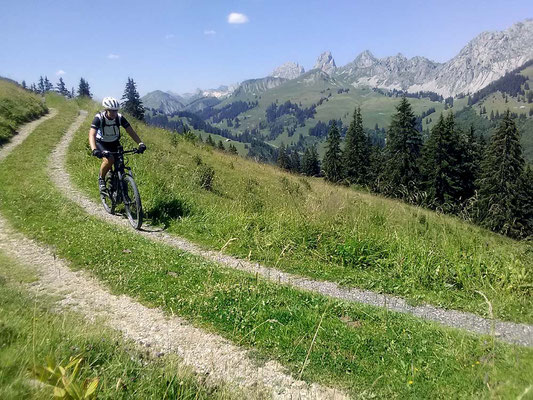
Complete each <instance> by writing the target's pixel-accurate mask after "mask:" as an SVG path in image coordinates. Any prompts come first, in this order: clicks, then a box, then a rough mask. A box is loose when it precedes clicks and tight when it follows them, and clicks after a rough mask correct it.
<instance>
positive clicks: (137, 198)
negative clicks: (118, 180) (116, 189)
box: [122, 174, 143, 229]
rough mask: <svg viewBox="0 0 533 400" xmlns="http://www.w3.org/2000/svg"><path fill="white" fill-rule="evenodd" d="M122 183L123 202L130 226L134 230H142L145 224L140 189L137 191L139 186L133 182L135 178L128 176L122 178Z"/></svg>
mask: <svg viewBox="0 0 533 400" xmlns="http://www.w3.org/2000/svg"><path fill="white" fill-rule="evenodd" d="M122 182H123V190H122V200H123V202H124V210H125V211H126V215H127V216H128V220H129V221H130V225H131V226H132V227H133V228H134V229H141V226H142V223H143V209H142V204H141V195H140V194H139V189H137V184H136V183H135V181H134V180H133V177H132V176H131V175H128V174H126V175H124V176H123V177H122Z"/></svg>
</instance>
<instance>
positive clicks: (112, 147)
mask: <svg viewBox="0 0 533 400" xmlns="http://www.w3.org/2000/svg"><path fill="white" fill-rule="evenodd" d="M118 146H120V141H118V140H115V141H114V142H102V141H101V140H97V141H96V148H97V149H98V150H100V151H112V152H116V151H117V150H118Z"/></svg>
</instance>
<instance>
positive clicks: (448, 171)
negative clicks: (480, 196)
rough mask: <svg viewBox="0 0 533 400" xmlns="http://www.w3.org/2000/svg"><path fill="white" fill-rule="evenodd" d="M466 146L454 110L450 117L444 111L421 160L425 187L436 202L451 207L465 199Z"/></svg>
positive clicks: (431, 200) (438, 204)
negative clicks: (459, 132)
mask: <svg viewBox="0 0 533 400" xmlns="http://www.w3.org/2000/svg"><path fill="white" fill-rule="evenodd" d="M464 150H465V147H464V146H463V143H462V141H461V137H460V136H459V134H458V132H457V130H456V128H455V122H454V117H453V113H452V112H450V113H449V115H448V117H446V119H445V118H444V117H443V115H442V114H441V115H440V118H439V121H438V122H437V124H436V125H435V126H434V127H433V129H432V130H431V135H430V137H429V139H428V141H427V143H426V144H425V146H424V149H423V152H422V163H421V165H422V170H423V176H424V180H425V182H424V187H425V189H426V191H427V193H428V197H429V201H430V202H432V204H433V205H436V206H443V205H446V206H447V207H450V206H453V205H456V204H458V203H459V202H460V201H461V200H464V199H462V198H461V196H462V195H463V187H462V183H463V182H462V179H463V174H462V172H463V165H462V163H463V161H464V159H465V158H466V157H465V156H464V155H463V151H464ZM470 179H471V178H470Z"/></svg>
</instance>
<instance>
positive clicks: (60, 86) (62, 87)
mask: <svg viewBox="0 0 533 400" xmlns="http://www.w3.org/2000/svg"><path fill="white" fill-rule="evenodd" d="M57 90H58V91H59V93H61V94H62V95H63V96H67V95H68V94H69V92H68V90H67V88H66V86H65V82H63V77H61V76H60V77H59V82H58V83H57Z"/></svg>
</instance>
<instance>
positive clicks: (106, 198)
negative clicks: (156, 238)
mask: <svg viewBox="0 0 533 400" xmlns="http://www.w3.org/2000/svg"><path fill="white" fill-rule="evenodd" d="M138 153H139V151H138V150H137V149H132V150H124V149H123V148H122V146H118V148H117V151H113V152H112V151H105V152H104V157H106V156H107V155H112V156H113V157H114V158H115V163H114V165H113V166H112V167H111V170H110V171H109V172H108V173H107V175H106V177H105V185H106V191H105V192H100V199H101V200H102V204H103V206H104V208H105V210H106V211H107V212H108V213H109V214H114V213H115V210H116V207H117V206H118V205H120V204H124V211H125V212H126V215H127V216H128V220H129V222H130V224H131V226H132V227H133V228H135V229H141V225H142V223H143V210H142V204H141V196H140V194H139V189H137V184H136V183H135V180H134V179H133V174H132V172H131V168H130V167H128V166H127V163H126V162H125V161H124V155H125V154H138Z"/></svg>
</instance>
